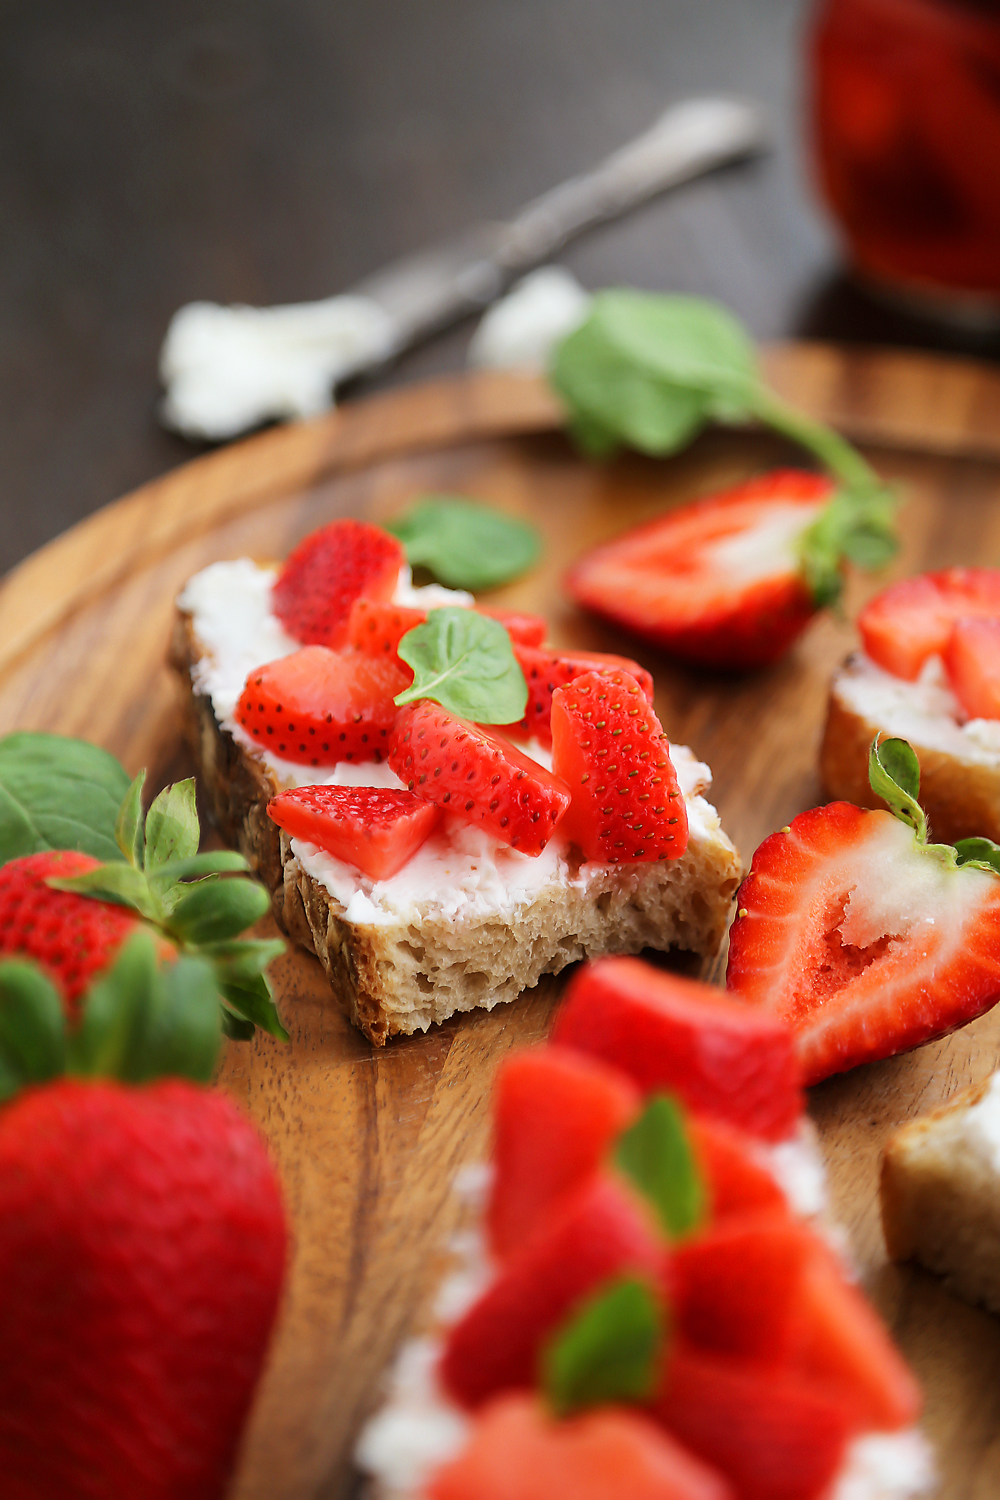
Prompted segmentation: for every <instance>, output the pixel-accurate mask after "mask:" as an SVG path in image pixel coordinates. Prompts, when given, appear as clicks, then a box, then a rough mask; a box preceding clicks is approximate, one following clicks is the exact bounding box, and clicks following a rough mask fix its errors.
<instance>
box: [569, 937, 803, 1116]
mask: <svg viewBox="0 0 1000 1500" xmlns="http://www.w3.org/2000/svg"><path fill="white" fill-rule="evenodd" d="M552 1039H553V1041H555V1042H559V1043H561V1044H562V1045H563V1046H565V1047H576V1048H577V1049H578V1050H579V1051H581V1052H587V1053H590V1054H591V1055H592V1056H595V1057H601V1058H603V1059H604V1061H605V1062H608V1063H611V1064H612V1065H613V1066H614V1067H617V1068H621V1070H622V1072H624V1073H628V1074H629V1076H630V1077H632V1078H634V1079H635V1081H636V1083H637V1084H638V1085H639V1087H640V1088H641V1089H642V1090H643V1092H644V1093H654V1092H656V1091H658V1090H662V1091H667V1092H670V1093H673V1094H676V1095H677V1097H678V1098H679V1099H681V1100H682V1101H683V1102H684V1103H685V1104H686V1105H687V1106H688V1108H689V1109H692V1110H695V1111H700V1112H702V1113H704V1114H708V1115H714V1116H717V1117H720V1118H722V1119H724V1120H729V1121H731V1122H732V1123H733V1124H734V1125H738V1126H740V1127H742V1129H744V1130H747V1131H749V1132H750V1133H751V1134H752V1135H758V1136H762V1137H763V1138H764V1139H765V1140H781V1139H782V1138H783V1137H785V1136H787V1135H788V1134H789V1133H790V1132H791V1131H792V1130H793V1129H794V1127H795V1124H796V1121H797V1120H798V1119H799V1118H800V1116H801V1114H802V1107H803V1100H802V1087H801V1076H800V1070H799V1066H798V1063H797V1062H796V1059H795V1046H794V1040H793V1037H792V1033H791V1032H790V1030H789V1028H788V1026H787V1025H785V1023H784V1022H782V1021H779V1020H777V1019H776V1018H774V1017H772V1016H769V1015H767V1014H766V1013H765V1012H764V1011H763V1010H762V1009H760V1008H757V1009H751V1008H750V1007H749V1006H745V1005H739V1004H737V1003H735V1002H734V1001H733V1000H731V999H729V998H728V997H727V996H726V995H724V994H722V993H721V991H719V990H716V989H712V988H711V986H709V985H707V984H699V983H698V982H697V981H696V980H694V979H682V978H681V977H680V976H679V975H676V974H668V973H665V972H664V971H663V970H660V969H654V968H653V966H652V965H651V964H647V963H644V962H643V961H642V960H641V959H638V958H602V959H598V960H597V962H596V963H592V964H588V965H587V966H586V968H582V969H578V970H577V972H576V973H575V974H574V976H573V978H572V979H571V980H570V983H569V986H568V988H567V991H566V999H565V1000H564V1001H563V1005H562V1008H561V1010H560V1011H559V1013H558V1015H557V1016H556V1023H555V1027H554V1028H553V1032H552Z"/></svg>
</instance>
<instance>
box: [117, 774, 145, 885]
mask: <svg viewBox="0 0 1000 1500" xmlns="http://www.w3.org/2000/svg"><path fill="white" fill-rule="evenodd" d="M145 784H146V772H145V771H144V770H143V771H140V772H139V774H138V776H137V777H136V778H135V780H134V781H133V783H132V785H131V786H130V787H129V789H128V791H127V792H126V793H125V799H124V801H123V802H122V805H121V807H120V808H119V809H118V817H117V819H116V820H115V842H116V843H117V845H118V847H119V849H120V850H121V851H122V853H123V854H124V856H125V858H126V859H127V860H128V862H129V864H130V865H135V866H136V868H137V869H140V870H141V869H142V857H143V850H144V848H145V845H146V820H145V818H144V817H143V812H142V789H143V787H144V786H145Z"/></svg>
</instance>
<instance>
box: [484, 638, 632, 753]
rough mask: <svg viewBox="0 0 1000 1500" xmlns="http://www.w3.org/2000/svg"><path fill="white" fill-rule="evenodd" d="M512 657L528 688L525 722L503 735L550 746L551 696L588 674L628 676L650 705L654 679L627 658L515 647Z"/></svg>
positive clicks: (508, 726) (506, 726)
mask: <svg viewBox="0 0 1000 1500" xmlns="http://www.w3.org/2000/svg"><path fill="white" fill-rule="evenodd" d="M514 655H515V656H516V657H517V662H518V665H519V667H520V668H521V671H522V672H523V673H524V680H525V682H526V683H527V685H528V706H527V708H526V709H525V711H524V718H523V719H520V720H519V721H518V722H517V723H516V724H505V725H504V733H505V734H514V735H523V736H524V737H525V738H526V739H531V738H534V739H537V740H538V741H539V742H540V743H541V744H543V745H551V743H552V728H551V719H552V694H553V693H554V692H555V690H556V688H560V687H565V686H566V684H567V683H569V682H573V681H575V680H576V678H578V677H583V676H584V674H585V673H587V672H599V673H601V674H602V675H604V676H607V675H608V674H609V673H614V672H628V674H629V676H631V677H634V678H635V680H636V682H638V684H639V686H640V687H641V688H642V691H643V693H644V694H645V695H646V698H647V700H648V702H649V703H652V701H653V679H652V677H651V675H650V674H649V672H647V671H646V669H645V667H640V665H639V663H638V662H637V661H630V660H629V658H628V657H627V656H611V655H609V654H608V653H607V652H601V651H551V650H541V649H539V648H537V647H534V646H519V645H515V647H514Z"/></svg>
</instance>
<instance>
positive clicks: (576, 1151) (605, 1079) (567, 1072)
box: [487, 1046, 640, 1257]
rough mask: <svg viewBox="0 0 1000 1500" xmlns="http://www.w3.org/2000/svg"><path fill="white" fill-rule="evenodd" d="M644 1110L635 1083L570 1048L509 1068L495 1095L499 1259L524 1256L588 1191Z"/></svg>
mask: <svg viewBox="0 0 1000 1500" xmlns="http://www.w3.org/2000/svg"><path fill="white" fill-rule="evenodd" d="M639 1105H640V1096H639V1091H638V1089H637V1088H636V1087H635V1085H634V1084H633V1083H632V1081H631V1079H629V1078H626V1076H625V1075H624V1074H623V1073H619V1072H618V1070H617V1069H615V1068H609V1067H607V1066H606V1065H605V1064H604V1063H601V1062H598V1061H597V1060H596V1059H593V1058H589V1057H584V1056H583V1054H582V1053H579V1052H570V1051H569V1050H568V1049H567V1048H564V1047H552V1046H548V1047H527V1048H524V1049H523V1050H522V1051H519V1052H515V1053H514V1054H513V1055H512V1056H511V1057H509V1058H508V1059H507V1060H506V1062H504V1063H503V1065H502V1066H501V1068H500V1070H499V1072H498V1073H497V1078H496V1083H495V1085H494V1089H493V1165H494V1169H495V1175H494V1178H493V1188H492V1192H491V1195H490V1205H489V1211H488V1214H487V1222H488V1224H489V1234H490V1248H491V1249H492V1251H493V1253H494V1254H495V1255H497V1256H500V1257H503V1256H506V1255H510V1254H511V1253H512V1252H514V1251H515V1250H517V1249H518V1247H519V1246H520V1245H522V1244H523V1243H524V1241H525V1240H526V1239H527V1238H528V1236H529V1235H530V1234H531V1233H532V1231H533V1230H534V1229H535V1228H537V1226H538V1224H539V1223H540V1221H541V1220H542V1219H543V1218H544V1216H545V1214H546V1213H548V1212H550V1211H551V1210H552V1209H553V1206H554V1205H556V1204H557V1203H558V1202H559V1201H560V1200H561V1199H562V1198H563V1197H565V1195H566V1193H568V1192H571V1191H572V1190H574V1189H576V1188H579V1187H581V1186H582V1185H583V1183H584V1182H585V1181H586V1179H587V1178H588V1177H589V1176H590V1175H591V1174H592V1173H593V1172H595V1171H596V1170H597V1168H598V1167H599V1166H600V1164H601V1162H602V1160H603V1158H604V1156H605V1155H606V1153H607V1151H608V1149H609V1148H610V1146H611V1143H612V1142H613V1141H614V1139H615V1138H616V1136H618V1135H619V1134H620V1133H621V1131H622V1130H624V1129H625V1126H626V1125H627V1124H628V1123H629V1121H630V1120H631V1119H632V1118H633V1116H634V1115H635V1114H636V1113H637V1112H638V1109H639Z"/></svg>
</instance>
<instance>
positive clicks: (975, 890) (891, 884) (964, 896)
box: [726, 802, 1000, 1083]
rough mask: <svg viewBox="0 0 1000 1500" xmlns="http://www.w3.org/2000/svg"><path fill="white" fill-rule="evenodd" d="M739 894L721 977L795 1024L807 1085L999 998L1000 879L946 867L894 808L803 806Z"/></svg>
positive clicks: (765, 847) (947, 1027) (765, 849)
mask: <svg viewBox="0 0 1000 1500" xmlns="http://www.w3.org/2000/svg"><path fill="white" fill-rule="evenodd" d="M952 858H953V856H952ZM737 899H738V903H739V911H738V913H737V916H736V919H735V921H734V922H733V926H732V931H731V933H730V947H729V969H728V973H727V976H726V983H727V986H728V988H729V989H730V991H731V992H732V993H733V994H734V995H735V996H736V997H738V998H739V999H740V1000H742V1001H745V1002H748V1003H749V1004H750V1005H751V1006H752V1007H753V1008H754V1009H755V1010H756V1011H757V1013H758V1014H764V1015H770V1016H773V1017H774V1018H775V1019H776V1020H779V1021H781V1022H784V1023H786V1024H787V1025H788V1026H790V1027H791V1029H792V1031H793V1032H794V1034H795V1038H796V1044H797V1048H798V1053H799V1057H800V1059H801V1062H802V1065H803V1070H804V1074H805V1079H806V1082H807V1083H815V1082H817V1081H818V1080H819V1079H821V1078H826V1077H827V1076H828V1075H829V1074H831V1073H837V1072H840V1071H842V1070H843V1069H844V1068H851V1067H854V1066H855V1064H856V1063H861V1062H871V1061H874V1060H875V1059H877V1058H880V1057H891V1056H892V1055H893V1054H894V1053H897V1052H902V1051H904V1050H905V1049H906V1048H908V1047H916V1046H919V1045H920V1043H921V1042H927V1041H930V1040H931V1039H932V1038H933V1037H936V1036H942V1035H944V1033H945V1032H948V1031H953V1030H954V1029H955V1028H956V1027H957V1026H964V1025H965V1023H966V1022H967V1021H971V1020H972V1019H973V1018H974V1017H975V1016H978V1015H981V1014H982V1013H983V1011H985V1010H988V1009H989V1008H990V1006H991V1005H993V1004H994V1002H995V1001H996V1000H997V998H998V997H1000V878H998V877H997V876H996V875H995V874H993V873H990V872H988V871H986V870H979V869H975V868H973V867H972V866H970V865H967V866H963V867H962V868H958V867H956V866H955V865H954V863H951V864H949V861H948V858H947V856H945V855H944V853H943V846H934V845H931V846H927V845H922V844H920V843H919V842H918V840H917V836H916V834H915V833H914V831H913V829H912V828H911V827H910V826H909V824H908V823H904V822H901V821H900V820H899V819H897V818H894V817H893V816H892V814H891V813H888V812H864V811H862V810H861V809H860V808H857V807H854V806H852V805H851V804H850V803H848V802H832V803H830V804H829V806H827V807H817V808H813V809H812V810H811V811H810V812H805V813H801V814H800V815H799V816H798V817H797V818H796V819H795V820H794V822H793V823H792V825H791V827H790V828H788V829H786V830H784V831H783V832H781V833H773V834H772V835H771V836H770V838H767V839H765V840H764V842H763V843H762V844H761V846H760V848H759V849H758V850H757V852H756V854H755V855H754V857H753V863H752V865H751V869H750V874H749V876H748V877H747V879H746V880H745V881H744V883H743V885H742V886H741V887H740V891H739V896H738V898H737Z"/></svg>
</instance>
